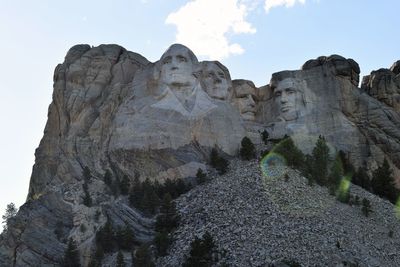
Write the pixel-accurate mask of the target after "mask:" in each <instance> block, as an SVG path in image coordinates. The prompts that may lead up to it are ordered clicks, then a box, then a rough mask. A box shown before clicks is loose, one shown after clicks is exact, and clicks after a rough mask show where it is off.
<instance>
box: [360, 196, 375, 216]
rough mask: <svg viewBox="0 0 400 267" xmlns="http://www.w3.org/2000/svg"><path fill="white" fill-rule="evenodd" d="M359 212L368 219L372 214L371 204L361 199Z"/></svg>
mask: <svg viewBox="0 0 400 267" xmlns="http://www.w3.org/2000/svg"><path fill="white" fill-rule="evenodd" d="M361 211H362V213H363V214H364V215H365V217H368V216H369V214H370V213H371V212H372V208H371V203H370V202H369V200H368V199H366V198H363V200H362V208H361Z"/></svg>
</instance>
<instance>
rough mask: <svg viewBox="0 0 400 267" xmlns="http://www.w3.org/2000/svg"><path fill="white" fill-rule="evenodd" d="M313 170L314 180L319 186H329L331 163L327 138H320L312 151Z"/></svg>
mask: <svg viewBox="0 0 400 267" xmlns="http://www.w3.org/2000/svg"><path fill="white" fill-rule="evenodd" d="M312 158H313V168H312V176H313V179H314V180H315V181H316V182H317V183H318V184H319V185H326V184H327V174H328V163H329V147H328V146H327V144H326V141H325V138H324V137H323V136H321V135H320V136H319V138H318V140H317V143H316V144H315V147H314V149H313V151H312Z"/></svg>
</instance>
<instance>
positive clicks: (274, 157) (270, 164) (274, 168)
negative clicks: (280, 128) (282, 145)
mask: <svg viewBox="0 0 400 267" xmlns="http://www.w3.org/2000/svg"><path fill="white" fill-rule="evenodd" d="M282 166H286V160H285V158H284V157H282V156H281V155H279V154H277V153H274V152H270V153H268V154H267V155H266V156H265V157H264V158H262V159H261V161H260V167H261V171H262V174H263V176H264V178H271V179H274V178H275V179H276V178H278V177H280V176H282V175H283V170H282V168H279V167H282Z"/></svg>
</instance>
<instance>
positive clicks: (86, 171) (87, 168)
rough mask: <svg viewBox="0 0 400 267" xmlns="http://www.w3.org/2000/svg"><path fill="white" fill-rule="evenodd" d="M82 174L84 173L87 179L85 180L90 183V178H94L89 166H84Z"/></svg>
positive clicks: (84, 177)
mask: <svg viewBox="0 0 400 267" xmlns="http://www.w3.org/2000/svg"><path fill="white" fill-rule="evenodd" d="M82 174H83V179H84V180H85V182H88V183H90V180H91V178H92V174H91V172H90V169H89V167H88V166H85V167H84V168H83V172H82Z"/></svg>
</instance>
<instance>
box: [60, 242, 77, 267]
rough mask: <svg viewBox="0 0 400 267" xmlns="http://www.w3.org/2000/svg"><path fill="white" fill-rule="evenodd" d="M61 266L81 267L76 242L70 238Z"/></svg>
mask: <svg viewBox="0 0 400 267" xmlns="http://www.w3.org/2000/svg"><path fill="white" fill-rule="evenodd" d="M61 266H63V267H79V266H81V264H80V262H79V251H78V248H77V247H76V243H75V241H74V240H73V239H72V238H70V239H69V241H68V245H67V249H66V250H65V253H64V257H63V260H62V264H61Z"/></svg>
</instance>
